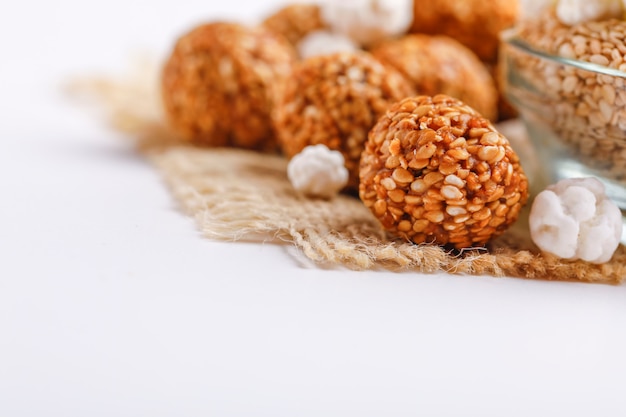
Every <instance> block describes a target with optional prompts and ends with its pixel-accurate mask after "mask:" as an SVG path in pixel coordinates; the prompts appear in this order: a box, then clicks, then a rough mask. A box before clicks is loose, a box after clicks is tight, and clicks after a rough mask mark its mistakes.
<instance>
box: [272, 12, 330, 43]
mask: <svg viewBox="0 0 626 417" xmlns="http://www.w3.org/2000/svg"><path fill="white" fill-rule="evenodd" d="M262 25H263V26H264V27H266V28H267V29H269V30H271V31H272V32H274V33H279V34H281V35H282V36H284V37H285V38H286V39H287V40H288V41H289V42H290V43H291V44H292V45H293V46H296V45H297V44H298V42H300V41H301V40H302V39H303V38H304V37H305V36H307V35H308V34H309V33H311V32H314V31H316V30H321V29H324V28H325V27H326V24H325V23H324V22H323V21H322V17H321V14H320V8H319V6H318V5H316V4H289V5H287V6H285V7H283V8H281V9H279V10H278V11H276V12H275V13H274V14H272V15H271V16H269V17H267V18H266V19H265V20H264V21H263V23H262Z"/></svg>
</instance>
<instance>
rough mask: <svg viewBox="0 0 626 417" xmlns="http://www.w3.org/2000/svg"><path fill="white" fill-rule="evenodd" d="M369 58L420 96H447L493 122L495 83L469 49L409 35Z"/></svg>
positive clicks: (443, 39)
mask: <svg viewBox="0 0 626 417" xmlns="http://www.w3.org/2000/svg"><path fill="white" fill-rule="evenodd" d="M372 54H373V55H374V56H375V57H376V58H378V59H379V60H380V61H382V62H383V63H385V64H387V65H390V66H392V67H393V68H395V69H397V70H398V71H399V72H400V73H402V75H404V76H405V77H406V78H407V79H408V80H409V81H410V82H411V83H412V84H413V87H414V89H415V91H417V92H418V93H419V94H423V95H436V94H446V95H449V96H452V97H455V98H458V99H459V100H461V101H463V102H465V103H467V104H468V105H470V106H471V107H473V108H474V109H476V110H477V111H478V112H479V113H481V114H482V115H483V116H485V117H486V118H487V119H489V120H496V115H497V112H498V91H497V89H496V85H495V83H494V79H493V78H492V76H491V74H490V73H489V71H488V70H487V68H486V67H485V65H484V64H483V63H482V62H481V61H480V60H479V59H478V57H477V56H476V55H475V54H474V53H473V52H472V51H471V50H469V49H468V48H466V47H465V46H463V45H462V44H461V43H459V42H457V41H456V40H454V39H452V38H450V37H447V36H431V35H422V34H418V35H409V36H405V37H402V38H400V39H396V40H392V41H387V42H385V43H383V44H381V45H379V46H378V47H376V48H375V49H374V50H373V51H372Z"/></svg>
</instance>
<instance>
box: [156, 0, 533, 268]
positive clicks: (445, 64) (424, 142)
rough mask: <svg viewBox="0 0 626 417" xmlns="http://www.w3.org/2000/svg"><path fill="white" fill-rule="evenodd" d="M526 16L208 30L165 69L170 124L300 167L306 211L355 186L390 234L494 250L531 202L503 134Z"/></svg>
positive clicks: (318, 17) (507, 10)
mask: <svg viewBox="0 0 626 417" xmlns="http://www.w3.org/2000/svg"><path fill="white" fill-rule="evenodd" d="M461 3H463V4H462V5H461ZM518 13H519V4H518V2H517V1H510V0H506V1H504V0H502V1H496V2H484V1H481V0H471V1H467V2H457V1H454V0H436V1H432V2H418V1H415V2H414V1H412V0H388V1H375V2H371V1H364V0H361V1H358V0H353V1H349V2H341V3H339V2H332V1H330V0H328V1H325V2H319V3H311V4H288V5H286V6H285V7H283V8H281V9H279V10H277V11H276V12H275V13H273V14H271V15H269V16H267V17H266V18H265V19H263V20H262V22H261V23H260V24H259V25H258V26H245V25H243V24H240V23H237V22H210V23H207V24H204V25H200V26H198V27H196V28H193V29H192V30H190V31H189V32H188V33H187V34H184V35H183V36H181V37H180V39H178V41H177V43H176V45H175V47H174V48H173V51H172V53H171V55H170V56H169V58H168V60H167V62H166V63H165V64H164V67H163V72H162V78H161V81H162V82H161V96H162V99H163V103H164V108H165V112H166V115H167V120H168V121H169V124H170V126H171V127H172V128H173V130H174V131H175V132H176V133H177V134H178V136H179V138H180V140H181V141H182V142H187V143H191V144H193V145H194V146H201V147H231V148H244V149H247V150H251V151H253V152H255V153H257V155H258V156H259V158H267V160H268V161H269V160H275V158H277V157H278V158H285V159H286V161H291V162H290V165H292V166H289V169H288V170H287V169H286V170H285V171H284V177H285V180H286V179H287V178H289V180H291V182H292V185H293V187H294V188H292V190H291V191H292V192H293V198H294V199H296V200H295V201H301V202H302V205H303V207H305V206H306V207H307V209H309V207H310V206H308V205H307V204H309V203H307V202H306V201H315V202H316V204H333V198H334V197H335V194H334V193H336V192H340V193H341V195H340V196H336V198H335V200H339V199H342V200H341V201H344V200H343V199H350V200H352V201H359V200H357V198H356V197H357V196H356V194H358V198H359V199H360V204H361V207H363V208H364V209H366V210H369V212H370V213H371V215H372V218H373V219H376V220H375V221H376V224H378V227H379V228H380V230H381V231H383V233H384V234H385V236H386V238H388V239H390V240H389V241H388V242H394V241H396V242H408V243H409V244H432V245H433V246H435V247H441V248H442V249H443V248H446V249H455V250H467V249H472V248H484V247H486V246H487V245H489V244H490V242H493V240H494V239H495V238H497V237H498V236H500V235H502V234H503V233H504V232H505V231H506V230H507V229H508V228H509V227H510V226H512V225H514V224H515V223H516V221H517V220H518V217H519V215H520V213H521V211H522V208H523V207H524V205H525V204H526V203H527V201H528V197H529V196H528V179H527V177H526V175H525V173H524V171H523V168H522V166H521V163H520V159H519V157H518V156H517V154H516V152H515V150H514V149H513V148H512V146H511V143H510V142H509V141H508V140H507V138H506V137H504V136H503V135H502V134H501V133H500V132H498V130H496V128H495V127H494V123H496V122H498V121H500V120H502V117H499V116H498V109H499V107H500V108H502V96H501V94H500V92H499V88H500V85H499V83H498V82H497V80H496V79H494V77H493V76H492V73H491V70H492V68H493V67H494V66H495V65H496V60H497V54H498V36H499V33H500V31H501V30H503V29H505V28H507V27H510V26H512V25H514V24H515V23H516V20H517V17H518ZM407 16H408V18H407ZM342 170H343V172H342ZM330 172H332V175H331V174H329V173H330ZM288 175H289V176H288ZM324 181H328V184H325V183H324ZM296 184H298V185H296ZM325 185H326V187H325ZM329 190H332V191H329ZM225 203H226V204H227V201H226V202H225ZM349 204H352V203H349ZM351 207H354V206H351ZM322 217H323V216H322ZM355 218H360V216H355ZM330 224H332V222H331V221H329V222H328V224H327V225H326V226H325V227H322V228H321V230H326V233H328V234H329V236H330V235H332V234H334V233H338V234H341V233H343V232H342V231H337V230H333V227H331V226H330ZM356 226H358V225H356ZM345 227H348V228H349V227H350V225H345ZM367 227H369V225H368V226H367ZM372 233H373V234H376V233H377V232H372ZM304 235H306V233H305V234H304ZM302 239H305V240H306V239H307V238H306V237H302ZM328 239H330V237H328ZM359 239H367V237H360V238H359ZM372 239H373V237H372ZM496 269H497V268H496ZM483 272H484V270H483ZM528 274H529V275H530V273H528Z"/></svg>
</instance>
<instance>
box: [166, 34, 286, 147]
mask: <svg viewBox="0 0 626 417" xmlns="http://www.w3.org/2000/svg"><path fill="white" fill-rule="evenodd" d="M293 62H295V52H294V50H293V48H292V47H291V46H290V45H289V44H288V43H287V42H286V41H285V40H284V39H283V38H282V37H278V36H277V35H274V34H273V33H272V32H270V31H268V30H267V29H262V28H252V27H246V26H242V25H238V24H234V23H221V22H218V23H210V24H205V25H202V26H199V27H196V28H195V29H193V30H192V31H191V32H189V33H187V34H186V35H184V36H182V37H181V38H180V39H179V40H178V42H177V43H176V45H175V47H174V50H173V51H172V53H171V55H170V57H169V59H168V60H167V62H166V63H165V66H164V69H163V73H162V78H161V92H162V97H163V102H164V106H165V110H166V113H167V116H168V119H169V121H170V124H171V125H172V127H173V128H174V129H175V130H176V131H177V132H178V133H179V134H180V135H181V136H182V137H183V138H185V139H187V140H189V141H190V142H194V143H197V144H201V145H208V146H234V147H242V148H249V149H259V150H270V149H276V147H277V146H276V140H275V136H274V134H273V131H272V128H271V121H270V109H271V108H272V107H273V105H274V97H275V94H276V91H275V90H276V86H277V84H278V83H277V81H280V80H282V79H283V78H285V77H286V76H288V75H289V73H290V72H291V67H292V64H293Z"/></svg>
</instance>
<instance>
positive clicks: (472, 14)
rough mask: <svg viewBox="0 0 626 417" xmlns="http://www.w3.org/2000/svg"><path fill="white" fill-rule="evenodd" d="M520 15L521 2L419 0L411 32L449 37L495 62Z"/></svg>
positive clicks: (415, 3) (482, 57) (415, 7)
mask: <svg viewBox="0 0 626 417" xmlns="http://www.w3.org/2000/svg"><path fill="white" fill-rule="evenodd" d="M519 13H520V4H519V0H488V1H485V0H428V1H418V0H415V1H414V7H413V26H412V28H411V32H414V33H429V34H432V35H448V36H450V37H452V38H454V39H456V40H458V41H459V42H461V43H462V44H463V45H465V46H467V47H468V48H470V49H471V50H472V51H474V52H475V53H476V54H477V55H478V56H479V57H480V59H482V60H483V61H488V62H495V61H496V59H497V54H498V46H499V34H500V32H501V31H502V30H504V29H507V28H509V27H512V26H513V25H514V24H515V23H516V21H517V19H518V17H519Z"/></svg>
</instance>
